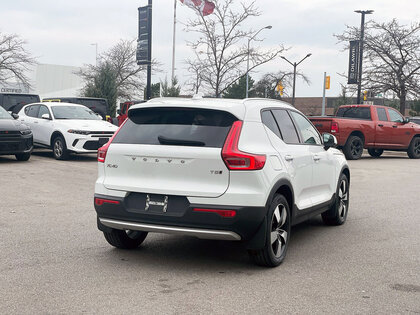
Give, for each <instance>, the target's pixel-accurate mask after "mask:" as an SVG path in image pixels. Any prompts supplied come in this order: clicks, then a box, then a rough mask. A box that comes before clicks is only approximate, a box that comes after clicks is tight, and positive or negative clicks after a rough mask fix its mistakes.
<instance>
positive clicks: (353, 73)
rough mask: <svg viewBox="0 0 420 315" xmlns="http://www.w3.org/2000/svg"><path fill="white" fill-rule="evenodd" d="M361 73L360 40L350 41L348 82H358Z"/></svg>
mask: <svg viewBox="0 0 420 315" xmlns="http://www.w3.org/2000/svg"><path fill="white" fill-rule="evenodd" d="M358 74H359V41H358V40H351V41H350V52H349V76H348V81H347V83H348V84H357V83H358V82H357V81H358V80H357V78H358Z"/></svg>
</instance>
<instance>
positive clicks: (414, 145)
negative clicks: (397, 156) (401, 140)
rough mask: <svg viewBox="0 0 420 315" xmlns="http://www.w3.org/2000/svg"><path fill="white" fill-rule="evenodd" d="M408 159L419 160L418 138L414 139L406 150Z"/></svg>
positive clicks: (419, 142) (419, 138) (419, 146)
mask: <svg viewBox="0 0 420 315" xmlns="http://www.w3.org/2000/svg"><path fill="white" fill-rule="evenodd" d="M407 154H408V157H409V158H410V159H420V137H419V136H417V137H414V138H413V139H412V140H411V142H410V146H409V147H408V150H407Z"/></svg>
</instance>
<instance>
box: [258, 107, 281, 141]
mask: <svg viewBox="0 0 420 315" xmlns="http://www.w3.org/2000/svg"><path fill="white" fill-rule="evenodd" d="M261 120H262V123H263V124H264V125H266V126H267V127H268V128H269V129H270V130H271V131H272V132H274V133H275V134H276V135H277V137H279V138H281V134H280V130H279V127H278V126H277V123H276V121H275V119H274V117H273V114H272V113H271V111H269V110H265V111H263V112H262V113H261Z"/></svg>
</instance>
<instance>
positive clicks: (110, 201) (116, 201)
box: [95, 198, 120, 206]
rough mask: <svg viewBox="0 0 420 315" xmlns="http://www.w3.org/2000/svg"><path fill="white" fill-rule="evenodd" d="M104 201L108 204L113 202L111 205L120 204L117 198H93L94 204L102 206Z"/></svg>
mask: <svg viewBox="0 0 420 315" xmlns="http://www.w3.org/2000/svg"><path fill="white" fill-rule="evenodd" d="M104 203H109V204H113V205H119V204H120V202H119V201H118V200H110V199H102V198H95V205H97V206H102V205H103V204H104Z"/></svg>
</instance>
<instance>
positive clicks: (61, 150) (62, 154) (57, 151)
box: [52, 136, 69, 160]
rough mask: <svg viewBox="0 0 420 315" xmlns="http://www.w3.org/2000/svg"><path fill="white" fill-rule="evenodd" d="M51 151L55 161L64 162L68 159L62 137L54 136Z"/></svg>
mask: <svg viewBox="0 0 420 315" xmlns="http://www.w3.org/2000/svg"><path fill="white" fill-rule="evenodd" d="M52 150H53V154H54V158H55V159H56V160H66V159H68V157H69V151H67V146H66V141H65V140H64V138H63V137H62V136H56V137H55V138H54V140H53V141H52Z"/></svg>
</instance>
